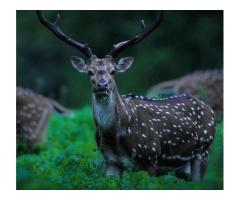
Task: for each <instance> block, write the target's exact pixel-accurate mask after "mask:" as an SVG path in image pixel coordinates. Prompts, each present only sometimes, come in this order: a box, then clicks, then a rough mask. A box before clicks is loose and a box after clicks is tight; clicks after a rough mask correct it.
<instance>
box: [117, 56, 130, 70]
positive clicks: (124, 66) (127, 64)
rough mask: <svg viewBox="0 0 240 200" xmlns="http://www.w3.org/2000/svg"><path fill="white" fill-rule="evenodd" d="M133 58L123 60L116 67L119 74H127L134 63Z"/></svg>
mask: <svg viewBox="0 0 240 200" xmlns="http://www.w3.org/2000/svg"><path fill="white" fill-rule="evenodd" d="M133 60H134V58H133V57H125V58H121V59H120V60H119V61H118V64H117V65H116V71H117V72H125V71H126V70H127V69H128V68H129V67H130V66H131V65H132V63H133Z"/></svg>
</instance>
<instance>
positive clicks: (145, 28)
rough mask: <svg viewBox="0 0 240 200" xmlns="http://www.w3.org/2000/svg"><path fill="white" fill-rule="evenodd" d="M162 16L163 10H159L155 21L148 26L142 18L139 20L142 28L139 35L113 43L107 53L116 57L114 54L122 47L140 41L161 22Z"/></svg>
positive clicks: (124, 47)
mask: <svg viewBox="0 0 240 200" xmlns="http://www.w3.org/2000/svg"><path fill="white" fill-rule="evenodd" d="M162 18H163V11H161V12H160V13H159V14H158V15H157V18H156V21H155V22H154V23H153V24H152V26H149V27H148V26H146V25H145V23H144V20H141V28H142V30H143V31H142V33H140V34H139V35H136V36H135V37H133V38H132V39H130V40H126V41H123V42H120V43H118V44H114V45H113V48H112V49H111V51H110V52H109V55H111V56H112V57H116V55H117V54H118V53H120V52H121V51H123V50H124V49H126V48H128V47H130V46H133V45H135V44H137V43H139V42H141V41H142V40H143V39H144V38H146V37H147V36H148V35H149V34H150V33H151V32H153V31H154V30H155V29H156V28H157V27H158V26H159V25H160V23H161V22H162Z"/></svg>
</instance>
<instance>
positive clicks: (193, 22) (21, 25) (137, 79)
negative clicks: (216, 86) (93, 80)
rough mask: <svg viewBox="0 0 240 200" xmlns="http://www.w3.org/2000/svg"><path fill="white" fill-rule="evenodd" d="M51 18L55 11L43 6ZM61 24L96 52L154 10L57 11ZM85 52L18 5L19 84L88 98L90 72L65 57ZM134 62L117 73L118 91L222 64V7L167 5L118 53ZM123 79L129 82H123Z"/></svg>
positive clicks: (66, 100)
mask: <svg viewBox="0 0 240 200" xmlns="http://www.w3.org/2000/svg"><path fill="white" fill-rule="evenodd" d="M44 13H45V14H46V16H47V18H48V19H49V20H50V21H54V20H55V17H56V15H57V13H58V11H45V12H44ZM59 13H60V15H61V20H60V27H61V28H62V30H63V31H64V32H65V33H66V34H67V35H69V36H71V37H72V38H74V39H76V40H79V41H86V42H87V43H89V45H90V47H91V48H92V49H93V50H94V52H95V53H96V55H97V56H98V57H103V56H104V55H105V54H107V52H108V51H109V50H110V49H111V47H112V44H113V43H116V42H119V41H123V40H126V39H129V38H130V37H133V36H134V35H136V34H137V33H139V31H140V19H142V18H144V19H145V22H146V24H150V23H152V21H153V20H154V17H155V15H156V13H155V12H153V11H59ZM72 55H78V56H83V55H82V53H81V52H79V51H77V50H76V49H74V48H73V47H71V46H68V45H67V44H65V43H64V42H62V41H60V40H59V39H58V38H56V37H55V36H54V35H53V34H52V33H51V32H50V31H49V30H47V29H46V27H44V26H43V25H42V24H41V23H40V22H39V21H38V19H37V16H36V13H35V11H17V84H18V85H22V86H24V87H28V88H31V89H33V90H34V91H37V92H39V93H41V94H43V95H46V96H48V97H52V98H54V99H56V100H58V101H60V102H61V103H62V104H64V105H66V106H68V107H79V106H83V105H85V104H86V103H89V102H90V98H91V91H90V84H89V81H88V77H87V76H85V75H81V74H79V73H77V71H76V70H75V69H74V68H73V67H72V66H71V64H70V62H69V57H70V56H72ZM120 56H121V57H123V56H133V57H134V58H135V62H134V64H133V66H132V68H130V69H129V70H128V71H127V72H126V73H124V74H121V75H119V76H117V77H116V79H117V84H118V87H119V90H120V93H129V92H131V93H136V94H140V93H141V94H143V93H145V92H146V90H147V88H149V87H150V86H152V85H154V84H156V83H158V82H161V81H164V80H168V79H174V78H177V77H179V76H182V75H185V74H186V73H189V72H192V71H194V70H196V69H209V68H222V67H223V12H222V11H165V13H164V20H163V22H162V24H161V25H160V27H159V28H158V29H157V30H156V31H154V32H153V33H152V34H151V35H150V36H149V37H148V38H146V39H145V40H144V41H143V42H141V43H140V44H138V45H137V46H134V47H131V48H129V49H128V50H126V51H124V52H123V53H122V54H121V55H120ZM126 82H127V83H128V84H126Z"/></svg>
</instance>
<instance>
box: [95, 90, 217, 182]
mask: <svg viewBox="0 0 240 200" xmlns="http://www.w3.org/2000/svg"><path fill="white" fill-rule="evenodd" d="M121 99H122V103H123V104H124V105H122V107H124V108H125V110H124V111H123V112H118V113H119V119H118V125H117V124H116V125H115V127H114V128H112V129H108V130H101V128H100V127H99V126H98V125H97V135H96V139H97V144H98V146H99V148H100V150H101V152H102V153H103V155H104V157H105V159H106V161H107V165H109V166H113V167H114V168H117V169H118V170H119V171H120V173H121V171H122V170H125V169H131V170H147V171H148V172H149V174H150V175H154V176H156V175H160V174H162V173H165V172H166V171H171V170H173V171H176V173H177V174H176V175H179V176H182V175H183V176H184V178H185V176H187V177H188V178H189V176H190V175H191V173H193V172H192V170H194V169H192V168H193V165H194V163H193V161H195V160H197V161H199V162H200V164H199V169H198V170H200V171H199V172H197V173H200V174H201V176H202V175H203V173H204V171H205V169H206V165H207V159H208V153H209V149H210V146H211V143H212V141H213V138H214V134H215V116H214V112H213V111H212V109H211V108H210V107H209V106H207V105H206V104H205V103H203V102H202V101H200V100H198V99H197V98H195V97H193V96H191V95H189V94H182V95H178V96H173V97H170V98H166V99H161V100H154V99H152V100H151V99H147V98H145V97H141V96H140V97H139V96H135V95H123V96H121ZM120 127H121V128H120ZM191 169H192V170H191ZM195 173H196V172H195ZM110 174H111V173H110Z"/></svg>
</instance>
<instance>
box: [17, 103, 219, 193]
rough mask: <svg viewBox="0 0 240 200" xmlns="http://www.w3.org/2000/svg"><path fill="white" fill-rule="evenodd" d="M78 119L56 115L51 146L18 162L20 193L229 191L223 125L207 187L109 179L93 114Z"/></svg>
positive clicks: (139, 176) (170, 180)
mask: <svg viewBox="0 0 240 200" xmlns="http://www.w3.org/2000/svg"><path fill="white" fill-rule="evenodd" d="M73 115H74V116H72V117H65V116H60V115H57V114H54V115H53V116H52V118H51V121H50V123H49V128H48V140H47V143H45V144H44V143H43V144H40V145H39V146H40V148H41V151H40V153H39V154H25V155H20V156H18V157H17V166H16V170H17V189H223V123H222V122H220V123H218V124H217V133H216V138H215V140H214V144H213V148H212V151H211V154H210V158H209V166H208V170H207V173H206V175H205V178H204V180H203V181H202V182H186V181H184V180H182V179H178V178H176V177H175V176H173V175H172V174H167V175H164V176H161V177H149V176H148V174H147V173H146V172H144V171H140V172H128V171H126V172H124V174H123V177H122V178H107V177H105V176H104V168H105V161H104V159H103V157H102V155H101V154H100V152H99V151H98V149H97V146H96V142H95V127H94V123H93V118H92V109H91V108H90V107H84V108H83V109H81V110H74V111H73Z"/></svg>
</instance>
